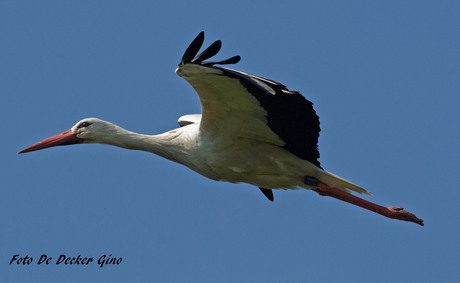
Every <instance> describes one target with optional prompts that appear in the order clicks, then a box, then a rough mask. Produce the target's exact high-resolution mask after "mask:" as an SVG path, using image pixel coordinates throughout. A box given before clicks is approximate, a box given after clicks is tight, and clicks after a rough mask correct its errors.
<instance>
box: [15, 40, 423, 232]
mask: <svg viewBox="0 0 460 283" xmlns="http://www.w3.org/2000/svg"><path fill="white" fill-rule="evenodd" d="M203 42H204V32H201V33H200V34H199V35H198V36H197V37H196V38H195V39H194V40H193V42H192V43H191V44H190V46H189V47H188V48H187V50H186V51H185V53H184V56H183V57H182V60H181V61H180V63H179V66H178V68H177V69H176V73H177V74H178V75H179V76H180V77H182V78H184V79H185V80H186V81H187V82H188V83H189V84H190V85H191V86H192V87H193V88H194V89H195V91H196V92H197V93H198V96H199V99H200V102H201V111H202V114H192V115H185V116H182V117H180V118H179V120H178V123H179V125H180V127H179V128H177V129H174V130H171V131H168V132H166V133H163V134H159V135H143V134H138V133H134V132H130V131H127V130H125V129H123V128H121V127H119V126H117V125H115V124H112V123H109V122H106V121H103V120H100V119H97V118H87V119H83V120H81V121H79V122H78V123H77V124H75V125H74V126H73V127H72V128H71V129H70V130H67V131H65V132H62V133H60V134H57V135H55V136H52V137H50V138H47V139H45V140H43V141H41V142H38V143H36V144H34V145H32V146H29V147H27V148H25V149H23V150H21V151H19V152H18V153H25V152H30V151H35V150H40V149H44V148H48V147H53V146H57V145H70V144H80V143H101V144H109V145H114V146H118V147H122V148H126V149H134V150H143V151H148V152H152V153H154V154H157V155H159V156H162V157H164V158H166V159H169V160H171V161H174V162H177V163H180V164H183V165H185V166H187V167H189V168H190V169H192V170H194V171H196V172H197V173H199V174H201V175H203V176H205V177H208V178H210V179H213V180H217V181H226V182H231V183H239V182H244V183H248V184H251V185H254V186H256V187H258V188H259V189H260V190H261V191H262V193H263V194H264V195H265V196H266V197H267V198H268V199H269V200H270V201H273V192H272V190H273V189H310V190H313V191H315V192H317V193H318V194H320V195H322V196H330V197H333V198H337V199H340V200H342V201H346V202H349V203H351V204H354V205H357V206H360V207H363V208H365V209H368V210H371V211H374V212H376V213H379V214H381V215H383V216H386V217H389V218H394V219H399V220H404V221H410V222H414V223H417V224H419V225H422V226H423V225H424V224H423V220H422V219H419V218H417V217H416V216H415V215H414V214H412V213H410V212H408V211H406V210H404V209H403V208H401V207H383V206H380V205H377V204H375V203H372V202H369V201H367V200H364V199H362V198H359V197H357V196H355V195H353V194H352V193H351V191H353V192H356V193H364V194H369V195H370V194H371V193H370V192H369V191H367V190H365V189H363V188H361V187H359V186H357V185H355V184H353V183H351V182H349V181H347V180H345V179H343V178H340V177H338V176H336V175H334V174H332V173H330V172H328V171H326V170H324V169H323V168H322V167H321V165H320V162H319V161H318V158H319V151H318V146H317V144H318V137H319V132H320V127H319V118H318V116H317V115H316V112H315V110H314V109H313V103H312V102H310V101H308V100H307V99H305V98H304V97H303V96H302V95H301V94H300V93H299V92H297V91H292V90H289V89H288V88H286V86H284V85H283V84H281V83H279V82H277V81H274V80H270V79H266V78H263V77H260V76H255V75H251V74H247V73H244V72H240V71H236V70H232V69H229V68H223V67H220V66H216V65H225V64H235V63H237V62H239V61H240V59H241V58H240V56H234V57H231V58H229V59H226V60H222V61H214V62H205V60H207V59H209V58H211V57H213V56H214V55H216V54H217V53H218V52H219V50H220V48H221V44H222V43H221V41H219V40H218V41H215V42H214V43H212V44H211V45H210V46H209V47H208V48H207V49H205V50H204V51H203V52H201V53H200V54H199V55H197V54H198V52H199V50H200V49H201V46H202V45H203Z"/></svg>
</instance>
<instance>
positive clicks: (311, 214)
mask: <svg viewBox="0 0 460 283" xmlns="http://www.w3.org/2000/svg"><path fill="white" fill-rule="evenodd" d="M459 11H460V4H459V2H458V1H270V0H264V1H247V0H244V1H236V0H234V1H212V2H211V1H183V0H180V1H1V2H0V42H1V43H0V93H1V103H0V110H1V111H0V117H1V123H0V129H1V133H2V135H1V136H2V138H1V145H2V146H1V148H0V150H1V163H0V166H1V168H0V169H1V170H0V174H1V180H2V186H1V190H0V192H1V194H0V226H1V233H0V281H2V282H13V281H14V282H21V281H22V282H25V281H27V282H30V280H31V279H32V280H34V281H40V280H45V279H46V280H47V281H49V279H50V278H54V279H56V280H62V279H66V281H67V282H72V281H73V282H91V281H92V280H98V281H99V282H103V281H105V282H108V280H111V281H112V282H130V281H131V282H135V281H137V282H148V281H150V282H283V281H284V282H308V281H310V282H388V281H391V282H423V281H425V282H459V281H460V271H459V268H460V260H459V256H460V243H459V239H460V235H459V224H460V217H459V213H458V203H459V200H460V188H459V187H458V184H457V182H456V181H455V180H456V179H458V177H459V174H460V173H459V169H460V168H459V160H460V159H459V156H460V151H459V144H460V129H459V122H460V115H459V112H458V111H459V107H460V94H459V91H460V84H459V78H460V67H459V66H460V60H459V59H460V55H459V54H460V53H459V50H460V17H459V14H458V12H459ZM200 31H205V33H206V34H205V36H206V39H205V44H210V43H212V42H213V41H214V40H217V39H220V40H222V41H223V48H222V50H221V53H220V54H219V55H217V56H216V59H225V58H228V57H230V56H233V55H241V56H242V60H241V62H240V63H238V65H233V66H231V67H232V68H236V69H238V70H242V71H245V72H249V73H253V74H257V75H260V76H264V77H267V78H271V79H274V80H277V81H280V82H282V83H283V84H285V85H287V86H288V87H289V88H290V89H293V90H299V91H301V92H302V94H304V95H305V96H306V97H307V99H309V100H311V101H312V102H314V103H315V109H316V111H317V113H318V114H319V116H320V120H321V128H322V132H321V136H320V141H319V148H320V152H321V158H320V161H321V164H322V166H323V167H324V168H325V169H327V170H328V171H331V172H334V173H336V174H337V175H339V176H342V177H344V178H346V179H349V180H350V181H352V182H355V183H357V184H359V185H360V186H362V187H364V188H366V189H368V190H370V191H371V192H373V194H374V195H373V196H372V197H366V199H369V200H372V201H374V202H376V203H379V204H382V205H385V206H403V207H405V208H406V209H408V210H409V211H412V212H414V213H416V215H417V216H419V217H421V218H423V219H424V220H425V224H426V226H425V227H420V226H418V225H416V224H413V223H407V222H401V221H396V220H391V219H387V218H384V217H382V216H380V215H377V214H374V213H371V212H368V211H366V210H363V209H361V208H358V207H354V206H351V205H349V204H346V203H342V202H340V201H338V200H335V199H330V198H325V197H320V196H319V195H317V194H316V193H314V192H310V191H303V190H302V191H276V192H275V202H274V203H271V202H269V201H268V200H266V199H265V197H264V196H263V195H262V194H261V193H260V192H259V190H258V189H257V188H255V187H252V186H250V185H247V184H228V183H220V182H215V181H212V180H208V179H206V178H204V177H202V176H200V175H198V174H196V173H194V172H193V171H191V170H189V169H188V168H185V167H183V166H181V165H178V164H174V163H172V162H170V161H167V160H164V159H162V158H160V157H157V156H154V155H152V154H149V153H145V152H136V151H128V150H124V149H119V148H115V147H110V146H105V145H75V146H67V147H56V148H52V149H47V150H43V151H38V152H33V153H27V154H24V155H17V154H16V152H17V151H18V150H20V149H22V148H24V147H26V146H29V145H31V144H33V143H35V142H37V141H40V140H42V139H44V138H47V137H49V136H51V135H54V134H56V133H59V132H62V131H64V130H67V129H69V128H70V127H71V126H73V125H74V124H75V123H76V122H77V121H79V120H80V119H82V118H86V117H98V118H101V119H104V120H108V121H111V122H113V123H116V124H119V125H120V126H122V127H124V128H127V129H129V130H132V131H136V132H140V133H146V134H156V133H161V132H164V131H167V130H169V129H172V128H175V127H177V126H178V125H177V123H176V121H177V118H178V117H180V116H181V115H184V114H191V113H199V112H200V105H199V102H198V98H197V96H196V94H195V92H194V91H193V89H192V88H191V87H190V86H189V85H188V84H187V83H186V82H185V81H184V80H183V79H181V78H180V77H178V76H177V75H176V74H175V73H174V69H175V68H176V66H177V64H178V63H179V61H180V59H181V56H182V54H183V52H184V51H185V49H186V48H187V46H188V44H189V43H190V42H191V40H193V38H194V37H195V36H196V35H197V34H198V33H199V32H200ZM15 254H19V255H20V256H21V257H24V256H26V255H28V256H29V257H33V262H32V263H31V264H30V265H17V264H16V263H13V264H11V265H10V264H9V262H10V260H11V259H12V258H13V256H14V255H15ZM42 254H44V255H47V256H48V257H52V258H53V259H52V262H51V264H49V265H45V264H42V265H37V261H38V259H39V257H40V256H41V255H42ZM61 254H65V255H66V256H69V257H76V256H78V255H81V257H93V258H94V260H95V261H97V260H98V259H99V257H101V256H102V255H104V254H107V255H112V257H116V258H122V262H121V263H120V264H119V265H106V266H104V267H102V268H100V267H99V266H98V264H97V263H90V264H89V265H87V266H82V265H64V264H60V265H56V260H57V258H58V257H59V255H61ZM69 279H70V281H69ZM61 282H62V281H61Z"/></svg>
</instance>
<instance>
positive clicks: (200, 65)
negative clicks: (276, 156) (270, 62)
mask: <svg viewBox="0 0 460 283" xmlns="http://www.w3.org/2000/svg"><path fill="white" fill-rule="evenodd" d="M203 42H204V33H203V32H201V33H200V34H199V35H198V36H197V38H195V40H194V41H193V42H192V44H190V46H189V47H188V48H187V50H186V52H185V54H184V56H183V57H182V60H181V62H180V64H179V68H178V69H177V70H176V73H177V74H178V75H179V76H181V77H182V78H184V79H185V80H187V82H189V83H190V84H191V85H192V87H193V88H194V89H195V91H196V92H197V93H198V96H199V98H200V102H201V106H202V118H201V125H200V126H201V127H204V128H205V129H207V130H209V131H221V132H222V131H224V130H225V132H226V133H229V132H230V133H232V134H234V135H238V136H241V137H246V138H252V139H256V140H260V141H263V142H269V143H272V144H275V145H277V146H280V147H283V148H285V149H286V150H288V151H290V152H291V153H293V154H295V155H296V156H298V157H300V158H302V159H305V160H307V161H309V162H311V163H312V164H314V165H315V166H317V167H319V168H321V165H320V162H319V161H318V158H319V151H318V138H319V132H320V131H321V129H320V126H319V118H318V116H317V114H316V112H315V110H314V109H313V103H312V102H310V101H308V100H307V99H305V97H303V96H302V95H301V94H300V93H299V92H297V91H292V90H289V89H288V88H286V86H285V85H283V84H281V83H279V82H277V81H274V80H270V79H266V78H263V77H260V76H255V75H251V74H248V73H244V72H240V71H236V70H232V69H228V68H223V67H218V66H214V65H216V64H220V65H223V64H234V63H237V62H238V61H239V60H240V59H241V57H240V56H234V57H231V58H229V59H226V60H222V61H214V62H204V60H207V59H209V58H210V57H212V56H214V55H216V54H217V53H218V51H219V50H220V48H221V42H220V41H216V42H214V43H213V44H211V45H210V47H208V48H207V49H205V50H204V51H203V52H202V53H200V54H199V55H197V53H198V52H199V50H200V48H201V46H202V44H203ZM264 190H266V189H264ZM267 191H268V190H267ZM267 191H265V192H264V191H263V192H264V194H265V195H266V196H267V198H269V199H271V198H270V197H269V196H270V193H269V192H267ZM267 194H268V195H267Z"/></svg>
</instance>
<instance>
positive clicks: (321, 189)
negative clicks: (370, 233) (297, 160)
mask: <svg viewBox="0 0 460 283" xmlns="http://www.w3.org/2000/svg"><path fill="white" fill-rule="evenodd" d="M309 178H312V177H308V176H305V179H306V180H307V179H309ZM310 182H311V179H310ZM317 182H318V184H317V187H318V188H317V189H313V191H315V192H317V193H318V194H320V195H322V196H329V197H333V198H336V199H340V200H343V201H346V202H348V203H351V204H354V205H357V206H360V207H362V208H365V209H368V210H371V211H373V212H376V213H378V214H381V215H383V216H386V217H389V218H394V219H399V220H403V221H410V222H414V223H417V224H419V225H421V226H424V225H423V220H422V219H420V218H417V217H416V216H415V215H414V214H412V213H410V212H409V211H406V210H404V209H403V208H402V207H384V206H381V205H378V204H375V203H373V202H370V201H367V200H364V199H362V198H359V197H357V196H355V195H352V194H350V193H348V192H345V191H343V190H341V189H338V188H331V187H329V186H328V185H326V184H324V183H322V182H321V181H317Z"/></svg>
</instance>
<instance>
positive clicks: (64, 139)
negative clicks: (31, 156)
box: [18, 130, 82, 153]
mask: <svg viewBox="0 0 460 283" xmlns="http://www.w3.org/2000/svg"><path fill="white" fill-rule="evenodd" d="M81 142H82V139H79V138H77V133H74V132H72V131H71V130H67V131H65V132H62V133H60V134H57V135H55V136H52V137H50V138H47V139H46V140H42V141H41V142H38V143H36V144H34V145H31V146H29V147H26V148H24V149H23V150H21V151H19V152H18V153H26V152H31V151H35V150H40V149H44V148H48V147H52V146H56V145H68V144H76V143H81Z"/></svg>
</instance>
